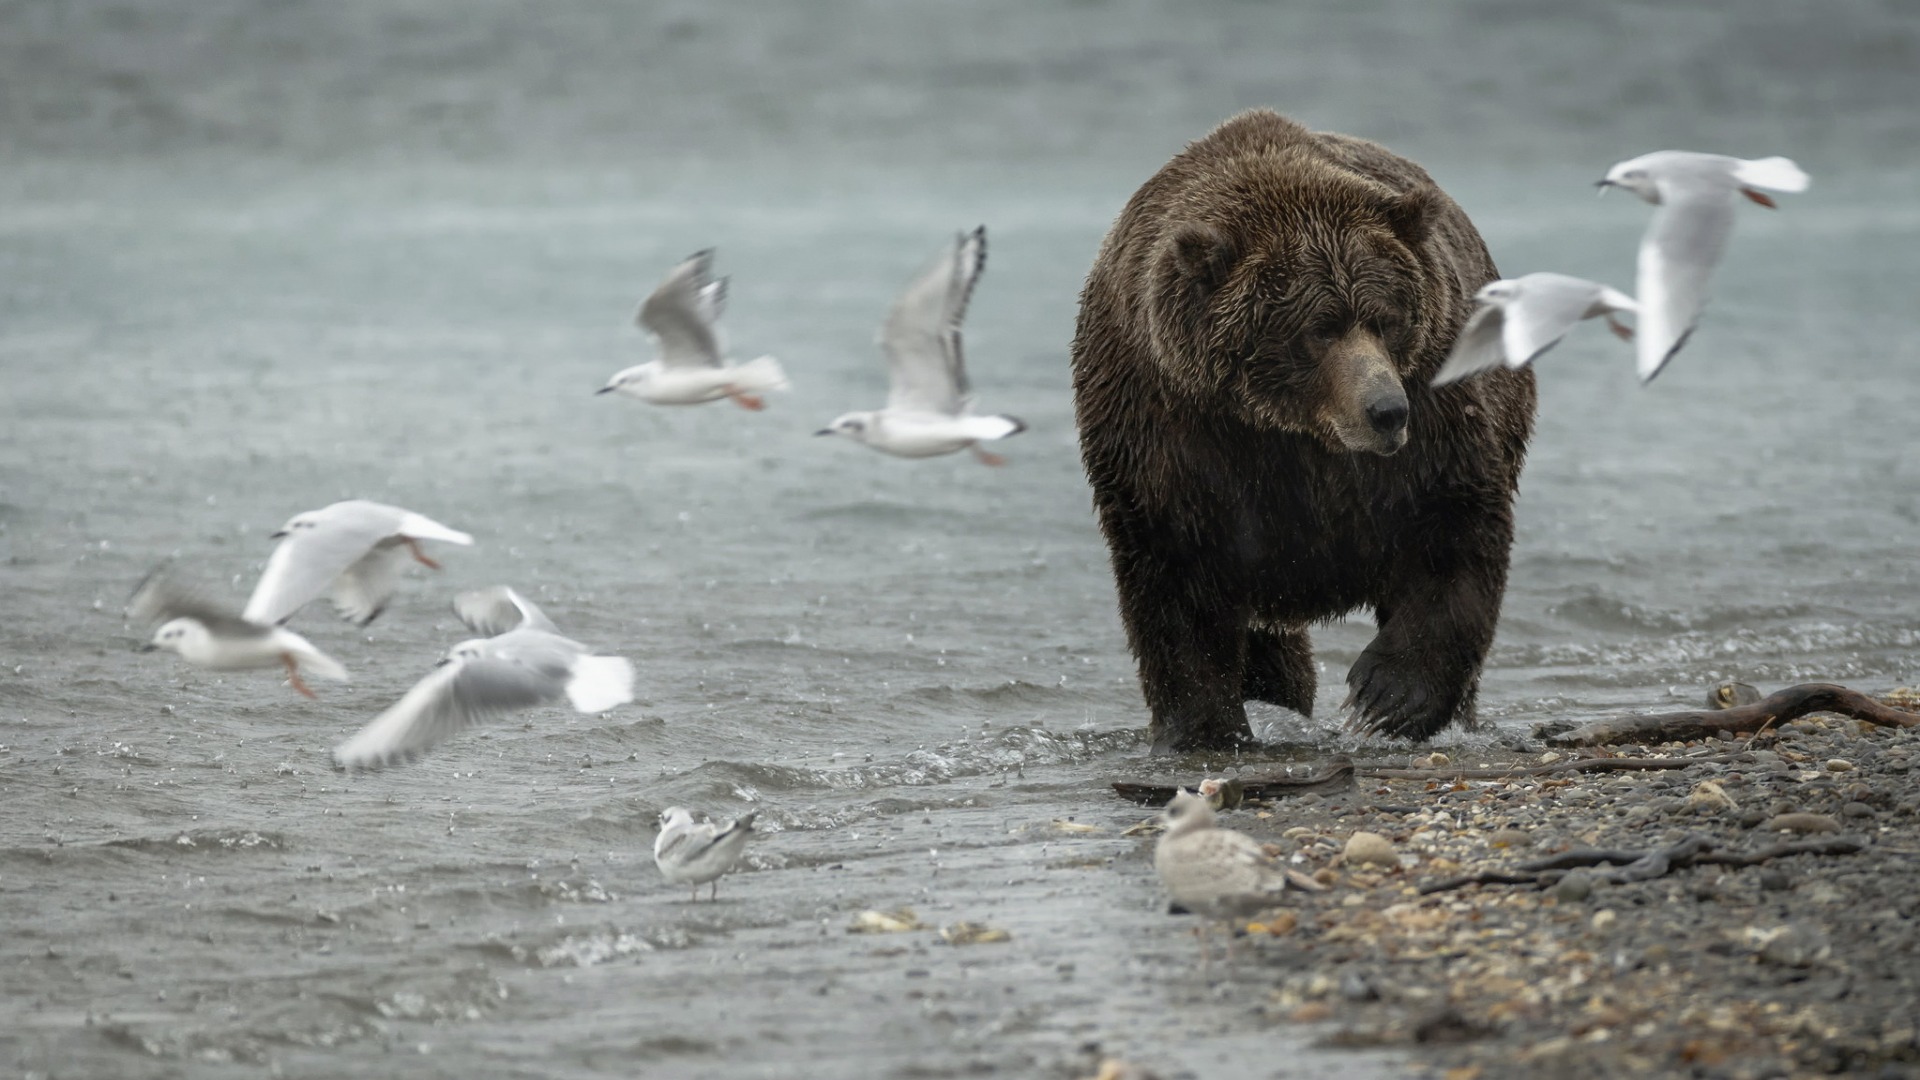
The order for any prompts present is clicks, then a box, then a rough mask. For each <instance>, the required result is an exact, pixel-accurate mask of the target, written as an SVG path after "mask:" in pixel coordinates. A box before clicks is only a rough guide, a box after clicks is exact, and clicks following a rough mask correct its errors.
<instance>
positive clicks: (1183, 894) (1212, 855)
mask: <svg viewBox="0 0 1920 1080" xmlns="http://www.w3.org/2000/svg"><path fill="white" fill-rule="evenodd" d="M1162 817H1163V819H1164V820H1165V821H1166V823H1167V831H1166V832H1164V833H1162V834H1160V841H1159V843H1158V844H1156V845H1155V846H1154V849H1153V868H1154V869H1155V870H1157V871H1159V873H1160V881H1161V883H1162V884H1164V885H1165V886H1166V887H1167V892H1168V894H1170V895H1171V896H1172V898H1173V902H1174V903H1176V904H1178V905H1180V906H1181V907H1183V908H1186V909H1187V910H1188V911H1191V912H1193V913H1194V914H1195V915H1198V916H1200V917H1201V918H1202V919H1204V920H1207V921H1208V922H1214V921H1226V920H1229V919H1234V918H1244V917H1246V916H1249V915H1252V914H1254V913H1255V912H1258V911H1262V910H1265V909H1266V908H1270V907H1273V906H1274V905H1275V904H1277V903H1279V902H1280V896H1281V894H1282V893H1283V892H1285V891H1286V890H1287V889H1288V888H1289V887H1291V888H1297V889H1305V890H1308V891H1313V892H1318V891H1320V889H1321V886H1320V884H1319V883H1318V882H1316V881H1314V880H1313V879H1312V878H1310V877H1307V876H1306V875H1304V874H1299V873H1295V872H1292V871H1289V870H1287V868H1286V867H1284V866H1282V865H1280V862H1279V861H1278V860H1277V859H1275V858H1274V857H1273V856H1272V855H1269V854H1267V852H1266V849H1265V848H1263V847H1262V846H1261V845H1260V842H1259V841H1257V840H1255V839H1254V838H1253V837H1251V836H1248V835H1246V834H1245V833H1239V832H1235V831H1233V830H1232V829H1222V828H1220V826H1219V823H1218V821H1217V820H1216V819H1215V817H1214V814H1213V807H1212V805H1211V804H1210V803H1209V802H1208V800H1207V797H1206V796H1205V795H1197V794H1195V793H1193V792H1191V791H1186V790H1184V789H1183V790H1181V791H1179V792H1176V793H1175V794H1174V796H1173V799H1172V801H1170V802H1168V803H1167V808H1166V810H1165V811H1164V812H1163V813H1162ZM1204 928H1205V924H1202V929H1203V930H1204ZM1227 953H1228V955H1229V956H1231V955H1232V953H1233V937H1232V935H1231V934H1229V935H1228V937H1227ZM1206 957H1207V942H1206V938H1205V937H1204V936H1202V937H1201V939H1200V958H1201V962H1202V963H1204V962H1205V961H1206Z"/></svg>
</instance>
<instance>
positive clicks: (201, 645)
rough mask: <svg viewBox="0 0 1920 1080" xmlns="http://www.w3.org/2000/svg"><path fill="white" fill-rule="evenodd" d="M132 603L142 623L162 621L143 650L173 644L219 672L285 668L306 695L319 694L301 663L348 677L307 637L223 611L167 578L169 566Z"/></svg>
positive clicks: (197, 662)
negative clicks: (303, 675) (303, 673)
mask: <svg viewBox="0 0 1920 1080" xmlns="http://www.w3.org/2000/svg"><path fill="white" fill-rule="evenodd" d="M127 607H128V614H130V615H132V616H133V618H135V619H137V620H139V621H141V622H153V621H155V620H159V621H160V628H159V629H158V630H156V631H154V635H153V639H152V640H151V641H149V642H147V644H146V645H144V646H142V647H141V651H142V652H152V651H154V650H155V649H168V650H171V651H173V652H176V653H179V654H180V658H181V659H182V660H185V661H186V662H187V663H189V664H195V665H198V666H199V667H203V668H210V669H212V670H214V671H240V670H245V669H248V668H270V667H285V668H286V669H287V682H288V683H289V684H291V685H292V686H293V688H294V689H295V690H298V691H299V692H300V693H302V694H304V695H306V696H307V697H314V696H315V695H314V692H313V691H312V690H310V689H308V687H307V684H306V682H305V681H304V680H302V679H301V678H300V668H301V665H303V664H304V665H305V666H306V667H307V668H308V669H310V670H311V671H313V673H314V674H316V675H320V676H322V677H324V678H328V679H345V678H346V677H347V669H346V668H344V667H341V666H340V664H339V662H338V661H336V660H334V659H333V657H331V656H328V655H327V654H326V653H323V652H321V651H320V650H319V649H316V648H314V647H313V643H312V642H310V641H308V640H307V639H306V638H303V637H301V636H300V635H299V634H296V633H294V632H293V631H291V630H288V629H286V628H285V627H280V626H274V625H273V624H271V623H260V622H255V621H253V620H251V619H247V618H245V617H243V616H240V615H235V614H234V613H233V612H232V611H229V610H224V609H222V608H221V607H220V605H218V604H216V603H214V602H213V601H210V600H208V599H207V598H206V597H205V596H204V595H203V594H202V593H201V592H200V590H198V589H195V588H189V587H187V586H183V585H181V584H179V583H178V582H175V581H173V580H171V579H170V578H168V577H167V576H166V574H165V572H164V568H161V569H157V570H155V571H153V572H152V573H150V574H148V575H147V576H146V578H145V579H144V580H143V581H141V582H140V584H139V585H138V586H137V587H136V588H135V589H134V591H133V599H132V601H131V602H130V603H129V604H128V606H127Z"/></svg>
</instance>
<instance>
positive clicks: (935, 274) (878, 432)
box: [814, 225, 1027, 465]
mask: <svg viewBox="0 0 1920 1080" xmlns="http://www.w3.org/2000/svg"><path fill="white" fill-rule="evenodd" d="M986 264H987V227H986V226H984V225H982V226H980V227H979V228H977V229H975V230H973V231H972V232H970V233H962V234H960V235H959V237H957V238H956V239H955V241H954V244H953V247H952V248H951V249H950V250H948V251H944V252H942V253H941V254H940V256H939V257H938V258H936V259H934V261H933V262H932V263H931V264H929V265H928V266H927V268H926V269H925V270H923V271H921V273H920V275H919V276H918V277H916V278H914V279H913V283H912V284H910V285H908V286H907V289H906V291H905V292H903V293H901V294H900V298H899V299H897V300H895V301H894V303H893V309H892V310H891V311H889V312H888V313H887V321H886V323H885V324H883V325H882V326H881V328H880V348H881V350H882V351H883V352H885V353H886V354H887V370H888V376H889V381H890V384H891V388H890V390H889V392H888V394H887V405H886V408H884V409H873V410H869V411H865V412H850V413H847V414H846V415H844V416H841V417H840V418H839V419H837V420H835V421H834V422H833V423H831V424H828V425H827V426H826V427H824V428H822V429H821V430H819V431H816V432H814V434H815V435H844V436H846V437H847V438H849V439H852V440H854V441H855V442H858V443H864V444H866V445H867V446H871V447H873V448H874V449H875V450H880V451H883V452H885V453H889V454H893V455H895V456H897V457H906V458H923V457H935V456H937V455H940V454H951V453H953V452H955V451H957V450H965V449H968V448H971V449H972V450H973V453H974V456H975V457H977V458H979V459H980V460H981V462H983V463H985V464H987V465H1003V464H1005V463H1006V461H1005V459H1004V458H1002V457H1001V456H1000V455H998V454H994V453H990V452H988V451H986V450H984V449H982V448H981V447H980V444H981V443H982V442H988V441H991V440H994V439H1004V438H1006V437H1007V436H1009V435H1017V434H1019V433H1020V432H1022V431H1025V430H1027V425H1026V424H1025V423H1024V422H1022V421H1020V420H1018V419H1016V418H1014V417H1011V416H975V415H973V412H972V406H973V396H972V393H971V389H970V387H969V385H968V382H967V367H966V359H965V357H964V356H963V355H962V353H961V349H960V323H961V322H962V321H963V320H964V319H965V318H966V316H967V301H968V299H970V298H971V297H972V296H973V286H974V283H975V282H977V281H979V280H980V271H981V270H983V269H985V268H986Z"/></svg>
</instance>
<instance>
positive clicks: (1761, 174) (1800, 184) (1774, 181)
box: [1733, 157, 1808, 191]
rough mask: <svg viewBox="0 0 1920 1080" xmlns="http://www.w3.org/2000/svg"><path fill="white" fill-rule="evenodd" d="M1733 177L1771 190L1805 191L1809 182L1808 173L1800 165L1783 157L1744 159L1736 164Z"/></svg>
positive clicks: (1744, 182)
mask: <svg viewBox="0 0 1920 1080" xmlns="http://www.w3.org/2000/svg"><path fill="white" fill-rule="evenodd" d="M1733 178H1734V179H1735V180H1738V181H1740V182H1741V183H1743V184H1752V185H1753V186H1754V187H1763V188H1767V189H1769V190H1771V191H1805V190H1807V183H1808V177H1807V174H1806V173H1805V172H1803V171H1801V168H1800V166H1798V165H1795V164H1794V163H1793V162H1792V160H1790V159H1788V158H1783V157H1768V158H1760V159H1759V160H1757V161H1742V162H1741V163H1740V164H1739V165H1736V166H1734V170H1733Z"/></svg>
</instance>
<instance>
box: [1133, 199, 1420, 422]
mask: <svg viewBox="0 0 1920 1080" xmlns="http://www.w3.org/2000/svg"><path fill="white" fill-rule="evenodd" d="M1330 172H1331V170H1328V169H1325V168H1324V167H1322V168H1318V169H1311V168H1309V169H1302V170H1297V171H1296V170H1290V169H1284V168H1283V169H1274V168H1271V167H1268V168H1265V169H1261V170H1254V171H1251V172H1250V173H1249V174H1243V176H1250V177H1251V179H1250V180H1248V179H1243V180H1241V182H1235V178H1232V177H1228V178H1224V179H1225V180H1226V183H1225V184H1224V188H1225V190H1224V191H1223V192H1221V193H1220V195H1221V196H1223V197H1210V198H1207V199H1204V200H1193V201H1192V202H1190V203H1189V206H1190V207H1192V208H1193V212H1192V213H1190V214H1188V215H1183V216H1181V217H1180V218H1179V219H1178V220H1176V221H1175V223H1174V224H1173V225H1172V226H1171V227H1170V228H1169V229H1168V230H1167V232H1166V233H1165V234H1164V239H1163V241H1162V244H1161V246H1160V249H1159V251H1158V252H1157V254H1156V257H1155V260H1154V266H1153V269H1152V273H1153V276H1154V282H1153V291H1152V298H1151V301H1150V302H1151V303H1152V304H1153V305H1154V308H1155V310H1154V312H1153V317H1152V319H1151V320H1150V325H1151V326H1152V327H1153V334H1154V337H1155V341H1154V351H1155V352H1156V353H1157V354H1158V356H1159V357H1160V358H1161V362H1162V364H1163V365H1165V366H1166V367H1167V369H1168V371H1167V373H1168V374H1169V375H1170V376H1172V377H1173V379H1174V380H1175V381H1176V382H1177V383H1179V384H1181V385H1183V386H1184V387H1185V388H1186V389H1187V390H1188V391H1190V392H1197V393H1200V394H1203V395H1206V396H1208V397H1213V398H1215V399H1216V400H1221V401H1222V403H1223V404H1226V405H1227V406H1228V407H1229V408H1231V409H1232V410H1234V411H1235V412H1236V413H1237V414H1238V415H1239V416H1240V417H1241V418H1242V419H1243V420H1244V421H1246V422H1248V423H1250V424H1253V425H1254V426H1257V427H1262V428H1267V429H1270V430H1281V431H1290V432H1295V433H1298V434H1302V435H1308V436H1311V437H1313V438H1316V439H1318V440H1320V441H1321V442H1322V443H1323V444H1325V445H1326V446H1327V447H1328V448H1329V449H1332V450H1335V451H1344V452H1356V453H1357V452H1368V453H1375V454H1391V453H1393V452H1394V451H1396V450H1398V449H1400V448H1401V447H1402V446H1404V445H1406V442H1407V433H1408V429H1409V424H1410V423H1418V421H1419V418H1418V417H1417V416H1413V415H1412V414H1411V405H1410V402H1409V400H1408V387H1409V386H1415V385H1423V383H1422V382H1421V381H1420V380H1419V379H1417V378H1416V377H1415V376H1416V375H1417V373H1418V371H1419V370H1420V367H1421V365H1422V364H1423V363H1425V362H1426V359H1425V358H1426V355H1427V353H1428V352H1429V351H1430V349H1431V343H1432V340H1433V337H1434V333H1435V323H1436V322H1437V321H1439V320H1441V319H1444V318H1446V317H1447V316H1448V315H1449V314H1450V313H1449V312H1447V311H1445V310H1443V309H1444V306H1445V305H1443V304H1437V303H1436V302H1435V300H1434V299H1433V297H1434V296H1435V295H1436V286H1435V284H1434V275H1433V273H1432V271H1431V269H1430V268H1429V267H1428V266H1427V260H1426V258H1425V257H1424V256H1423V254H1422V250H1423V244H1424V242H1425V240H1426V237H1427V233H1428V230H1429V228H1430V225H1431V218H1432V217H1433V216H1434V215H1433V211H1434V207H1435V201H1436V199H1437V198H1438V193H1437V191H1436V190H1435V189H1433V188H1431V187H1422V188H1415V189H1413V190H1411V191H1409V192H1406V193H1396V192H1394V191H1392V190H1390V189H1388V188H1387V187H1385V186H1384V185H1381V184H1378V183H1375V182H1373V181H1371V180H1368V179H1365V178H1363V177H1360V176H1357V175H1355V174H1352V173H1347V172H1344V171H1341V172H1338V173H1334V174H1333V175H1331V176H1330V175H1329V173H1330ZM1296 173H1303V174H1304V175H1296ZM1202 207H1204V209H1202Z"/></svg>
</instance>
